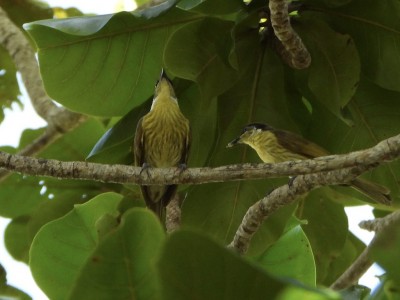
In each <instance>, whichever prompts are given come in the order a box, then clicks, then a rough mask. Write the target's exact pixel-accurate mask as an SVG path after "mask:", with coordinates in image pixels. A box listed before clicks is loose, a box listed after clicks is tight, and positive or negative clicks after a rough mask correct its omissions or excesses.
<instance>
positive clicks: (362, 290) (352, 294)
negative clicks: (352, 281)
mask: <svg viewBox="0 0 400 300" xmlns="http://www.w3.org/2000/svg"><path fill="white" fill-rule="evenodd" d="M370 293H371V289H370V288H368V287H366V286H363V285H353V286H351V287H349V288H347V289H345V290H341V291H340V294H341V295H342V297H343V300H364V299H371V298H367V297H368V296H369V295H370Z"/></svg>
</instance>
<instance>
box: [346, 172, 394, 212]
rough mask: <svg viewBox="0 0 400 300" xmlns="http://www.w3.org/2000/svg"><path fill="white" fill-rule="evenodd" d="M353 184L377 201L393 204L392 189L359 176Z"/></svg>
mask: <svg viewBox="0 0 400 300" xmlns="http://www.w3.org/2000/svg"><path fill="white" fill-rule="evenodd" d="M351 186H352V187H354V188H355V189H356V190H358V191H359V192H361V193H363V194H364V195H366V196H368V197H369V198H371V199H372V200H374V201H376V202H379V203H382V204H385V205H391V203H392V199H391V197H390V190H389V189H388V188H386V187H384V186H382V185H379V184H377V183H374V182H371V181H368V180H365V179H361V178H357V179H355V180H353V181H352V182H351Z"/></svg>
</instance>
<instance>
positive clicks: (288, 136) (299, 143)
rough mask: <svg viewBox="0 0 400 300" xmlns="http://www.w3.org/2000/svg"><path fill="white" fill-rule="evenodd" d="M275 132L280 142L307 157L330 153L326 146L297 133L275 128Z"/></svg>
mask: <svg viewBox="0 0 400 300" xmlns="http://www.w3.org/2000/svg"><path fill="white" fill-rule="evenodd" d="M274 132H275V134H276V137H277V140H278V142H279V144H281V146H282V147H284V148H286V149H288V150H290V151H292V152H294V153H298V154H300V155H303V156H304V157H307V158H314V157H319V156H325V155H329V152H328V151H327V150H325V149H324V148H322V147H320V146H318V145H317V144H315V143H313V142H310V141H308V140H306V139H304V138H302V137H301V136H299V135H297V134H295V133H292V132H289V131H285V130H275V131H274Z"/></svg>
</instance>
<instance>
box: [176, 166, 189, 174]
mask: <svg viewBox="0 0 400 300" xmlns="http://www.w3.org/2000/svg"><path fill="white" fill-rule="evenodd" d="M186 169H187V165H186V164H179V165H178V167H177V168H176V172H179V175H181V174H182V172H184V171H185V170H186Z"/></svg>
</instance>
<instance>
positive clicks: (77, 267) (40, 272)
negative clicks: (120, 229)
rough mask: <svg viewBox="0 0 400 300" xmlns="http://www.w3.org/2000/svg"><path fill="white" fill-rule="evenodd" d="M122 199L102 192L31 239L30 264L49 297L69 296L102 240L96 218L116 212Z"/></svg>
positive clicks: (37, 280)
mask: <svg viewBox="0 0 400 300" xmlns="http://www.w3.org/2000/svg"><path fill="white" fill-rule="evenodd" d="M121 199H122V196H121V195H118V194H113V193H106V194H102V195H99V196H97V197H95V198H93V199H92V200H91V201H89V202H87V203H85V204H81V205H77V206H75V208H74V209H73V210H72V211H71V212H69V213H68V214H67V215H65V216H64V217H62V218H59V219H57V220H54V221H52V222H50V223H48V224H46V225H45V226H43V227H42V228H41V229H40V231H39V232H38V234H37V235H36V237H35V239H34V241H33V243H32V247H31V251H30V263H29V264H30V267H31V270H32V275H33V277H34V278H35V281H36V282H37V284H38V285H39V286H40V287H41V289H42V290H43V291H44V292H45V293H46V295H47V296H49V298H51V299H65V298H66V296H67V295H68V293H69V292H70V291H71V288H72V287H73V285H74V284H75V282H76V279H77V277H78V276H79V274H80V271H81V269H82V267H83V266H84V264H85V262H86V260H87V259H88V258H89V257H90V255H91V254H92V253H93V251H94V249H95V247H96V246H97V244H98V243H99V238H100V237H99V234H98V232H97V227H96V224H97V222H98V221H99V219H100V218H101V217H103V216H104V215H106V214H111V215H112V214H114V213H115V212H116V210H117V207H118V205H119V203H120V201H121Z"/></svg>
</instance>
